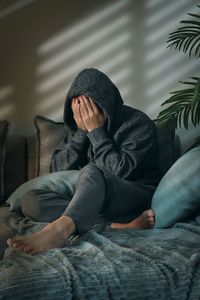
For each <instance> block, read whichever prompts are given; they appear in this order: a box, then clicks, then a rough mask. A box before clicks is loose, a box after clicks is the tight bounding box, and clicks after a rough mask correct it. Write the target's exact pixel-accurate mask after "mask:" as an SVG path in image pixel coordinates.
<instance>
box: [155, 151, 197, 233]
mask: <svg viewBox="0 0 200 300" xmlns="http://www.w3.org/2000/svg"><path fill="white" fill-rule="evenodd" d="M151 207H152V209H153V210H154V212H155V228H168V227H171V226H173V225H174V224H175V223H177V222H181V221H186V220H187V219H189V218H190V217H191V216H192V215H194V214H195V213H198V211H199V213H200V147H196V148H194V149H192V150H190V151H189V152H187V153H185V154H184V155H183V156H182V157H180V158H179V159H178V160H177V161H176V162H175V163H174V164H173V166H172V167H171V168H170V169H169V171H168V172H167V173H166V174H165V176H164V177H163V178H162V180H161V181H160V183H159V185H158V187H157V189H156V191H155V193H154V195H153V198H152V206H151Z"/></svg>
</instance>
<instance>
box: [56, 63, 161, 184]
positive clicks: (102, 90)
mask: <svg viewBox="0 0 200 300" xmlns="http://www.w3.org/2000/svg"><path fill="white" fill-rule="evenodd" d="M78 95H85V96H86V97H90V98H91V99H92V100H93V101H94V102H95V103H96V104H97V105H98V106H99V107H101V108H102V109H103V111H104V112H105V114H106V116H107V118H106V122H105V123H104V125H103V126H101V127H99V128H95V129H93V130H92V131H90V132H86V131H84V130H82V129H80V128H77V125H76V123H75V120H74V118H73V112H72V109H71V100H72V98H73V97H74V96H78ZM64 123H65V125H66V127H67V128H66V139H65V140H64V141H63V143H61V145H60V146H59V147H58V148H57V149H56V150H55V152H54V154H53V157H52V161H51V166H50V171H51V172H56V171H63V170H78V169H81V168H82V167H84V166H85V165H86V164H87V163H90V162H92V163H94V164H95V165H96V166H97V167H98V168H100V169H101V170H102V171H104V173H105V176H107V175H108V174H109V178H110V176H111V178H112V174H113V175H117V176H119V177H121V178H123V179H126V180H129V181H137V182H140V183H143V184H148V185H149V184H150V185H155V186H156V185H157V184H158V182H159V180H160V171H159V165H158V158H159V146H158V138H157V128H156V126H155V124H154V122H153V121H152V120H151V119H150V118H149V117H148V116H147V115H146V114H145V113H143V112H142V111H140V110H138V109H135V108H132V107H130V106H128V105H125V104H124V102H123V99H122V97H121V95H120V92H119V90H118V88H117V87H116V86H115V84H114V83H113V82H112V81H111V80H110V78H109V77H108V76H107V75H106V74H104V73H103V72H101V71H99V70H97V69H94V68H89V69H84V70H82V71H81V72H80V73H79V74H78V75H77V77H76V78H75V79H74V81H73V83H72V85H71V87H70V89H69V91H68V93H67V96H66V101H65V106H64Z"/></svg>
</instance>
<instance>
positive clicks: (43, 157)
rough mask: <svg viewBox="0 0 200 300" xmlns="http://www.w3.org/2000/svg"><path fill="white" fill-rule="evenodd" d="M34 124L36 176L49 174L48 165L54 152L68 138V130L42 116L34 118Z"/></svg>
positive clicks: (60, 123) (62, 124) (61, 124)
mask: <svg viewBox="0 0 200 300" xmlns="http://www.w3.org/2000/svg"><path fill="white" fill-rule="evenodd" d="M34 124H35V127H36V130H37V151H36V152H37V153H36V164H37V175H38V176H40V175H44V174H47V173H49V172H50V170H49V168H50V163H51V158H52V154H53V152H54V150H55V149H56V148H57V147H58V145H59V144H60V143H61V142H63V140H64V139H65V138H67V136H68V133H69V131H68V129H67V127H66V126H65V125H64V123H62V122H55V121H53V120H50V119H48V118H45V117H43V116H36V117H35V118H34Z"/></svg>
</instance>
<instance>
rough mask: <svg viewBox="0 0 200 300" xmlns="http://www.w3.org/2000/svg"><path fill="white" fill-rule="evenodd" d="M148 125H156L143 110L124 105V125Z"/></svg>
mask: <svg viewBox="0 0 200 300" xmlns="http://www.w3.org/2000/svg"><path fill="white" fill-rule="evenodd" d="M128 124H129V125H130V126H131V125H134V126H139V125H148V126H153V127H154V126H155V124H154V121H153V120H152V119H151V118H150V117H149V116H148V115H147V114H146V113H145V112H143V111H141V110H139V109H136V108H134V107H131V106H128V105H123V120H122V126H124V125H128Z"/></svg>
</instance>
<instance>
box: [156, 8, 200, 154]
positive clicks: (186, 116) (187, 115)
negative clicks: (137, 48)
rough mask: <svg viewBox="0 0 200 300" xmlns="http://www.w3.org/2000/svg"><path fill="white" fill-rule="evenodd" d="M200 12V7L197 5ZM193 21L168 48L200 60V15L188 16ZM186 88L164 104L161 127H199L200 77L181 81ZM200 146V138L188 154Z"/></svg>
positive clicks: (174, 36)
mask: <svg viewBox="0 0 200 300" xmlns="http://www.w3.org/2000/svg"><path fill="white" fill-rule="evenodd" d="M197 7H198V8H200V5H197ZM188 15H189V16H191V17H192V18H191V20H183V21H181V22H180V23H181V24H184V25H183V26H180V27H178V28H177V30H175V31H174V32H172V33H170V34H169V37H168V40H167V43H168V46H167V48H175V49H177V50H178V51H183V52H184V53H186V54H187V55H189V57H191V56H194V57H196V58H199V57H200V15H198V14H193V13H188ZM180 83H181V84H182V85H184V87H183V88H182V89H179V90H176V91H173V92H171V93H170V97H169V98H168V99H167V100H166V101H165V102H163V103H162V104H161V106H164V105H167V107H166V108H165V109H163V110H162V111H161V112H160V113H159V115H158V116H157V118H156V121H157V122H158V123H165V122H169V123H171V124H173V125H174V126H175V128H181V127H182V126H184V127H185V128H186V129H188V125H189V123H190V122H191V123H192V124H193V125H194V127H196V126H197V125H198V124H199V123H200V77H197V76H194V77H191V78H190V79H189V80H188V81H180ZM198 145H200V136H199V137H198V138H197V139H196V140H195V141H194V142H193V144H192V145H191V146H190V147H189V148H188V149H187V151H188V150H189V149H191V148H193V147H196V146H198Z"/></svg>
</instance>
